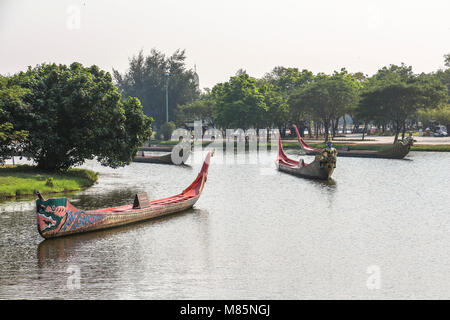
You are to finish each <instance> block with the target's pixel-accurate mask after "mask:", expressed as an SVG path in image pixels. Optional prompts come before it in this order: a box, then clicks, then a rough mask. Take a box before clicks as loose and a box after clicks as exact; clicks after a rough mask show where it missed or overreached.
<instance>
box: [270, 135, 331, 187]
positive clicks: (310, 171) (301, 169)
mask: <svg viewBox="0 0 450 320" xmlns="http://www.w3.org/2000/svg"><path fill="white" fill-rule="evenodd" d="M276 164H277V167H278V170H279V171H283V172H286V173H289V174H293V175H296V176H299V177H302V178H307V179H319V180H328V179H330V178H331V175H332V174H333V172H334V169H335V164H336V162H335V161H334V162H333V163H331V162H326V161H325V162H324V161H323V159H322V157H321V155H317V156H316V157H315V159H314V161H313V162H311V163H309V164H307V163H305V162H304V161H303V160H301V161H296V160H293V159H290V158H288V157H287V156H286V154H285V153H284V150H283V146H282V143H281V137H280V136H279V135H278V157H277V160H276Z"/></svg>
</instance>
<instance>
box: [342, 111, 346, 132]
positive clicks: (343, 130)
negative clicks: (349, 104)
mask: <svg viewBox="0 0 450 320" xmlns="http://www.w3.org/2000/svg"><path fill="white" fill-rule="evenodd" d="M343 120H344V123H343V124H342V133H343V134H344V135H345V134H346V133H347V119H346V118H345V114H344V118H343Z"/></svg>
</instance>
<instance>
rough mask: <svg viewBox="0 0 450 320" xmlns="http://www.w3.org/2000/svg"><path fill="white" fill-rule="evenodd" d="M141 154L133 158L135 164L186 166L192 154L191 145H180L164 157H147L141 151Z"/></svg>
mask: <svg viewBox="0 0 450 320" xmlns="http://www.w3.org/2000/svg"><path fill="white" fill-rule="evenodd" d="M139 150H140V151H139V152H140V154H139V152H138V155H136V156H135V157H134V158H133V162H143V163H159V164H175V165H181V164H185V163H186V161H187V160H188V158H189V155H190V153H191V149H190V145H188V144H178V145H176V146H175V147H173V148H171V152H170V153H166V154H163V155H145V152H144V150H141V149H139Z"/></svg>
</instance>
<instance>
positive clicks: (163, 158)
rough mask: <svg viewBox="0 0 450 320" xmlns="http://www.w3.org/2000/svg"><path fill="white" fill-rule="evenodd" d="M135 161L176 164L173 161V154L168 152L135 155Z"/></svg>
mask: <svg viewBox="0 0 450 320" xmlns="http://www.w3.org/2000/svg"><path fill="white" fill-rule="evenodd" d="M133 162H145V163H161V164H174V163H173V161H172V154H171V153H166V154H163V155H160V156H156V155H152V156H146V155H142V154H141V155H138V156H136V157H134V159H133Z"/></svg>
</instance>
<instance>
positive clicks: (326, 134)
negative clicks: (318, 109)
mask: <svg viewBox="0 0 450 320" xmlns="http://www.w3.org/2000/svg"><path fill="white" fill-rule="evenodd" d="M323 125H324V127H325V132H324V136H325V143H327V142H328V130H329V127H330V123H329V121H327V120H325V121H324V122H323Z"/></svg>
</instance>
